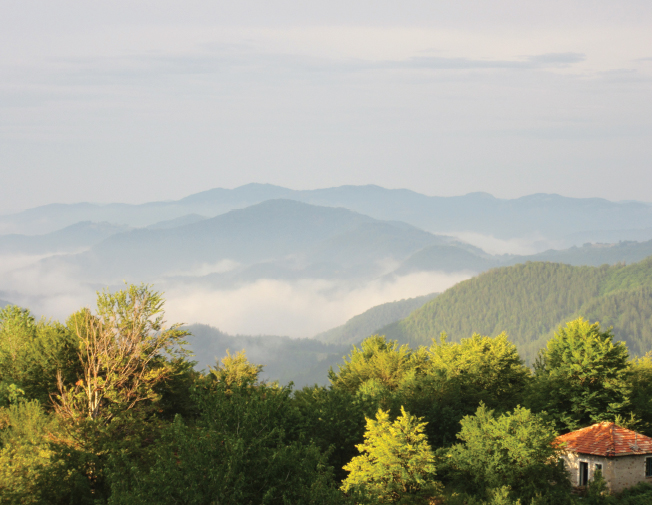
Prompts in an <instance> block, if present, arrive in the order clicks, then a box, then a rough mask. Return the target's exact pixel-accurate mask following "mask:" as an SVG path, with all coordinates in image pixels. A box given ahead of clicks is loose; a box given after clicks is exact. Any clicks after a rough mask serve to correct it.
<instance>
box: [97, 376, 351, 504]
mask: <svg viewBox="0 0 652 505" xmlns="http://www.w3.org/2000/svg"><path fill="white" fill-rule="evenodd" d="M205 382H206V384H203V385H202V381H200V382H199V384H198V387H197V389H196V390H195V392H194V398H195V401H196V402H197V405H198V409H199V412H200V414H199V417H198V418H197V420H196V422H195V424H194V426H192V425H188V424H186V423H184V422H183V421H182V419H181V418H180V416H177V418H176V419H175V421H174V422H173V423H172V424H171V425H170V426H169V427H168V428H166V429H165V430H164V432H163V436H162V437H161V439H160V440H159V441H158V442H157V443H156V444H155V445H153V446H152V447H151V449H150V450H149V453H148V455H147V456H146V457H143V458H141V459H140V460H139V461H137V462H135V463H134V462H133V461H131V460H128V459H126V458H125V457H124V456H123V455H120V454H115V455H114V456H113V457H112V465H111V471H110V480H111V483H112V487H111V489H112V494H111V498H110V500H109V504H111V505H118V504H120V505H137V504H150V503H160V504H178V503H186V504H204V503H220V504H224V505H226V504H232V505H241V504H251V505H254V504H255V505H257V504H274V505H275V504H278V505H285V504H287V503H305V504H315V505H327V504H337V503H341V502H342V499H343V497H342V496H341V494H340V493H339V491H338V490H337V488H336V487H335V483H334V481H333V479H332V473H331V470H330V468H329V467H328V466H327V465H326V460H325V456H324V455H323V454H322V453H321V452H320V451H319V449H318V448H317V447H316V446H314V445H312V444H310V443H304V442H302V441H301V440H298V437H297V435H298V433H297V429H296V427H297V424H298V422H297V421H298V413H297V411H296V409H294V408H293V407H292V400H291V390H290V389H289V388H281V387H278V386H276V385H268V384H265V383H262V384H258V385H256V386H255V387H251V386H250V385H240V384H237V383H232V384H231V385H230V386H227V384H226V383H225V382H216V381H214V380H213V379H212V378H210V377H209V378H207V379H206V380H205ZM227 388H228V389H227Z"/></svg>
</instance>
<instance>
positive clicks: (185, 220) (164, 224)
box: [146, 214, 208, 230]
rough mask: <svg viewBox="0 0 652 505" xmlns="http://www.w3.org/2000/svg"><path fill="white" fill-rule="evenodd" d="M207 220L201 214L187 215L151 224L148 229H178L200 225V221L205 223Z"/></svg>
mask: <svg viewBox="0 0 652 505" xmlns="http://www.w3.org/2000/svg"><path fill="white" fill-rule="evenodd" d="M205 219H208V218H207V217H206V216H200V215H199V214H186V215H185V216H181V217H177V218H174V219H168V220H166V221H159V222H158V223H154V224H150V225H149V226H146V228H148V229H150V230H164V229H168V228H177V227H179V226H185V225H187V224H195V223H199V222H200V221H204V220H205Z"/></svg>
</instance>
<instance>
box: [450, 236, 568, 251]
mask: <svg viewBox="0 0 652 505" xmlns="http://www.w3.org/2000/svg"><path fill="white" fill-rule="evenodd" d="M447 234H448V235H451V236H453V237H456V238H458V239H459V240H461V241H463V242H466V243H467V244H471V245H474V246H476V247H479V248H480V249H482V250H483V251H485V252H488V253H489V254H519V255H529V254H536V253H538V252H542V251H545V250H548V249H553V248H561V247H562V246H563V244H561V243H558V242H554V241H551V240H549V239H546V238H545V237H544V236H543V235H541V234H536V235H531V236H527V237H515V238H511V239H501V238H497V237H494V236H493V235H485V234H482V233H475V232H470V231H463V232H447Z"/></svg>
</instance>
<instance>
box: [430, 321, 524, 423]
mask: <svg viewBox="0 0 652 505" xmlns="http://www.w3.org/2000/svg"><path fill="white" fill-rule="evenodd" d="M428 359H429V364H430V367H431V370H436V371H438V372H443V373H444V375H445V377H446V378H447V379H448V380H454V381H456V382H457V383H459V385H460V394H461V395H462V396H463V398H464V400H465V401H466V402H468V403H471V404H473V409H474V410H475V408H476V407H477V405H478V404H479V403H480V402H481V401H482V402H484V403H485V404H486V405H488V406H489V407H490V408H493V409H501V410H509V409H512V408H514V407H515V406H516V405H517V404H518V403H519V401H521V400H522V396H523V392H524V390H525V387H526V386H527V384H528V382H529V379H530V375H531V374H530V371H529V369H528V368H527V367H526V366H525V365H524V364H523V360H522V359H521V358H520V357H519V355H518V351H517V350H516V346H515V345H514V344H513V343H512V342H510V341H509V339H508V337H507V334H505V333H501V334H500V335H498V336H496V337H493V338H492V337H486V336H481V335H478V334H477V333H474V334H473V336H472V337H471V338H463V339H461V341H460V342H459V343H451V342H447V340H446V335H445V334H443V335H442V338H441V342H440V343H439V344H438V343H437V342H436V341H435V340H434V339H433V344H432V346H431V347H430V349H429V351H428Z"/></svg>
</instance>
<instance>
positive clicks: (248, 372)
mask: <svg viewBox="0 0 652 505" xmlns="http://www.w3.org/2000/svg"><path fill="white" fill-rule="evenodd" d="M262 370H263V365H254V364H252V363H249V361H247V355H246V353H245V351H244V350H243V351H239V352H237V353H236V354H235V355H231V353H230V352H229V351H228V349H227V351H226V356H225V357H224V358H222V363H221V364H220V362H219V361H218V362H217V363H216V365H215V368H211V369H210V371H211V374H212V375H213V378H214V380H216V381H218V382H222V383H224V384H225V386H226V390H227V391H229V390H230V388H231V386H248V385H252V384H255V383H256V382H258V376H259V375H260V372H261V371H262Z"/></svg>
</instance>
